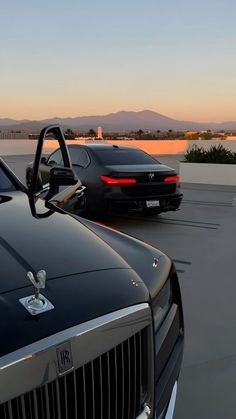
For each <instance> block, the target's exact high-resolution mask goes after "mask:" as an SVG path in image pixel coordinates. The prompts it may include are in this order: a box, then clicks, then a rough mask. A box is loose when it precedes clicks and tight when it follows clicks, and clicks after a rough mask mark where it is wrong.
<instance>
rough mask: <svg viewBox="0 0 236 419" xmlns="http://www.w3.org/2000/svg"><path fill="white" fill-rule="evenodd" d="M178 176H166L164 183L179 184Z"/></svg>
mask: <svg viewBox="0 0 236 419" xmlns="http://www.w3.org/2000/svg"><path fill="white" fill-rule="evenodd" d="M179 179H180V178H179V176H167V177H165V178H164V182H179Z"/></svg>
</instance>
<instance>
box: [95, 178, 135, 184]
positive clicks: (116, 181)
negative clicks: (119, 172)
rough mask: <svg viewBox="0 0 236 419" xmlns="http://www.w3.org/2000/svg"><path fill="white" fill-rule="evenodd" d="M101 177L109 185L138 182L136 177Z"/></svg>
mask: <svg viewBox="0 0 236 419" xmlns="http://www.w3.org/2000/svg"><path fill="white" fill-rule="evenodd" d="M100 178H101V180H103V182H106V183H107V184H108V185H130V184H132V183H136V179H126V178H123V179H122V178H112V177H109V176H100Z"/></svg>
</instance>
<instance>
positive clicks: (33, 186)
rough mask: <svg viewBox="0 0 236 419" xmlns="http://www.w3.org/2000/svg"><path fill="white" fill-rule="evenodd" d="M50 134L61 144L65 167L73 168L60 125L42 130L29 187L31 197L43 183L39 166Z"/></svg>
mask: <svg viewBox="0 0 236 419" xmlns="http://www.w3.org/2000/svg"><path fill="white" fill-rule="evenodd" d="M49 133H52V134H54V135H55V137H56V138H57V140H58V142H59V145H60V148H61V152H62V157H63V162H64V166H65V167H68V168H72V164H71V159H70V155H69V152H68V148H67V145H66V142H65V139H64V136H63V133H62V130H61V128H60V127H59V126H58V125H50V126H48V127H46V128H44V129H42V131H41V132H40V135H39V140H38V144H37V149H36V155H35V160H34V165H33V172H32V180H31V183H30V187H29V192H30V194H31V195H34V194H35V193H36V192H37V190H38V186H39V183H41V179H40V178H39V165H40V162H41V158H42V150H43V144H44V140H45V138H46V135H47V134H49Z"/></svg>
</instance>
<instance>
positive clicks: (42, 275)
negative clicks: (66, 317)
mask: <svg viewBox="0 0 236 419" xmlns="http://www.w3.org/2000/svg"><path fill="white" fill-rule="evenodd" d="M27 277H28V278H29V280H30V281H31V282H32V284H33V286H34V295H30V296H28V297H24V298H21V299H20V300H19V301H20V303H21V304H22V305H23V306H24V307H25V308H26V310H27V311H28V312H29V313H30V314H31V315H32V316H36V315H37V314H41V313H44V312H45V311H49V310H52V309H53V308H54V306H53V305H52V303H51V302H50V301H49V300H48V299H47V298H46V297H44V296H43V295H42V294H40V290H42V289H44V288H45V285H46V279H47V274H46V271H44V270H41V271H38V272H37V274H36V275H34V274H33V273H32V272H27Z"/></svg>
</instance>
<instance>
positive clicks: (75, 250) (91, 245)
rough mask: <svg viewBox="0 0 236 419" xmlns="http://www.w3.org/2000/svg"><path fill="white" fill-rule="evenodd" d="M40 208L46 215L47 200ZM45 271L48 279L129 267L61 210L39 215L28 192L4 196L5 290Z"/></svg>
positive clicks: (1, 289) (1, 261) (1, 267)
mask: <svg viewBox="0 0 236 419" xmlns="http://www.w3.org/2000/svg"><path fill="white" fill-rule="evenodd" d="M37 206H38V211H39V212H40V213H41V214H44V213H47V211H48V209H47V208H45V206H44V201H41V200H40V201H38V204H37ZM41 269H43V270H45V271H46V273H47V280H48V281H50V280H52V279H55V278H60V277H66V276H69V275H76V274H79V273H86V272H94V271H100V270H107V269H130V266H129V265H128V264H127V263H126V262H125V261H124V260H123V259H122V257H120V256H119V255H118V254H117V253H116V252H115V251H114V250H112V248H111V247H110V246H109V245H107V244H106V243H105V242H104V241H103V240H101V239H100V238H99V237H98V236H97V235H96V234H94V233H93V232H92V231H90V230H89V229H88V228H86V227H85V226H84V225H82V224H81V223H80V222H78V221H77V220H75V219H74V218H72V217H71V216H69V215H67V214H61V213H60V212H58V211H55V212H51V213H49V216H47V217H45V218H35V217H34V216H33V215H32V213H31V209H30V206H29V199H28V196H27V195H26V194H25V193H23V192H13V193H9V194H8V196H6V195H5V196H3V197H2V199H0V294H1V293H5V292H8V291H11V290H15V289H18V288H22V287H26V286H28V285H29V279H28V278H27V275H26V274H27V272H28V271H32V272H38V271H39V270H41Z"/></svg>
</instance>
